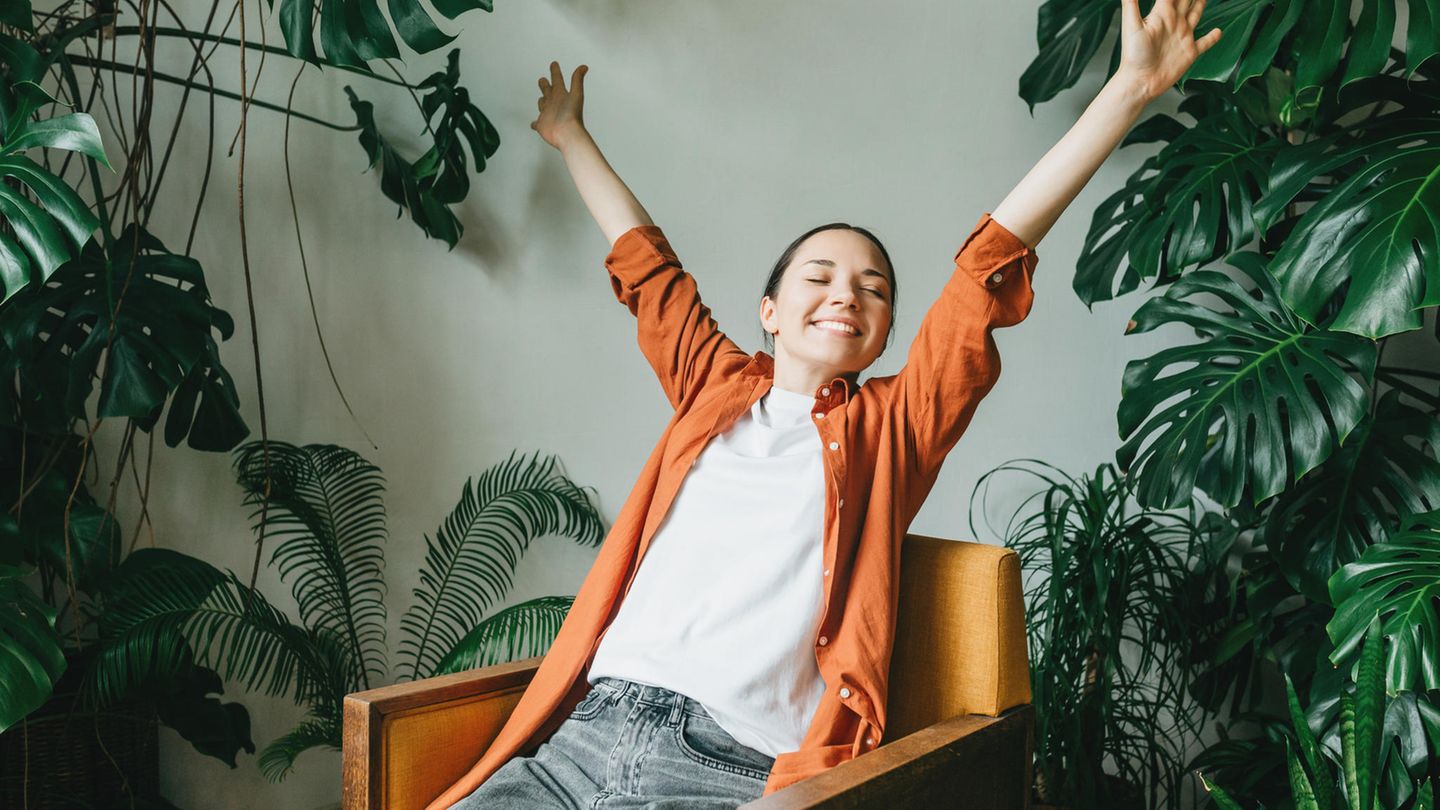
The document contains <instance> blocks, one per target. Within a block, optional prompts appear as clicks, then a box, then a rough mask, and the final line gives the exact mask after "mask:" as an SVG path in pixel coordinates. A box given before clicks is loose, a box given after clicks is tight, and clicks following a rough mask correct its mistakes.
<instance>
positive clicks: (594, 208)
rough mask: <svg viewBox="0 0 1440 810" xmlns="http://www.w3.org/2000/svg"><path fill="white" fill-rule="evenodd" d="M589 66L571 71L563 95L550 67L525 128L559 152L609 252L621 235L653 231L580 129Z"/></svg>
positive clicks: (553, 65)
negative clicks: (537, 112) (641, 227)
mask: <svg viewBox="0 0 1440 810" xmlns="http://www.w3.org/2000/svg"><path fill="white" fill-rule="evenodd" d="M589 70H590V68H589V66H588V65H580V66H579V67H577V68H575V72H574V74H573V75H572V76H571V78H570V89H569V90H566V89H565V77H564V76H563V75H562V74H561V73H560V63H559V62H551V63H550V79H549V80H546V79H544V78H543V77H542V78H541V79H540V99H539V101H538V102H537V106H538V107H539V108H540V116H539V117H538V118H536V119H535V120H534V121H532V122H531V123H530V128H531V129H533V130H535V131H536V132H538V133H540V137H541V138H543V139H544V140H545V142H546V143H548V144H550V145H551V146H553V147H555V148H556V149H558V150H560V154H561V155H562V156H564V158H565V166H566V168H568V169H569V170H570V178H571V179H572V180H574V181H575V188H576V189H578V190H579V192H580V198H581V199H583V200H584V201H585V207H586V208H589V209H590V216H592V217H594V218H595V222H596V224H598V225H599V226H600V230H601V231H602V232H604V234H605V239H606V241H607V242H608V243H609V244H610V245H611V247H614V245H615V243H616V242H617V241H618V240H619V239H620V237H621V236H622V235H624V233H625V232H626V231H628V230H630V229H631V228H634V227H635V226H637V225H653V224H654V222H653V221H652V220H651V219H650V215H649V214H648V213H646V212H645V208H644V207H643V206H641V205H640V201H639V200H637V199H635V195H634V194H632V193H630V189H629V187H627V186H626V185H625V182H624V181H623V180H621V179H620V175H618V174H616V173H615V170H614V169H612V168H610V164H609V163H608V162H607V161H606V160H605V156H604V155H602V154H601V153H600V147H598V146H596V145H595V139H594V138H592V137H590V133H589V131H588V130H586V129H585V121H584V106H585V74H586V73H587V72H589Z"/></svg>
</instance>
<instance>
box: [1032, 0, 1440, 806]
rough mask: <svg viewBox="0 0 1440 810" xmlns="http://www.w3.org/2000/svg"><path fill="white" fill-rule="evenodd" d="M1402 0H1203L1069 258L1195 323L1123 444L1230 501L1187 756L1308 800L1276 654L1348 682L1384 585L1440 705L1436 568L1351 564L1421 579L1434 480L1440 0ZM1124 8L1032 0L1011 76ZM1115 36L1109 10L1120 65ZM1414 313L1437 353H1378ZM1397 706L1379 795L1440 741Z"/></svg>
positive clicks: (1398, 630) (1386, 631) (1071, 57)
mask: <svg viewBox="0 0 1440 810" xmlns="http://www.w3.org/2000/svg"><path fill="white" fill-rule="evenodd" d="M1152 5H1153V2H1147V0H1141V3H1140V6H1141V10H1142V12H1145V13H1148V11H1149V7H1150V6H1152ZM1400 5H1401V4H1400V3H1398V2H1396V0H1363V2H1360V3H1353V4H1352V3H1351V2H1349V0H1211V2H1210V3H1208V4H1207V5H1206V7H1205V9H1204V12H1203V16H1202V18H1201V20H1200V23H1199V25H1198V26H1197V27H1196V34H1197V35H1201V36H1203V35H1204V34H1205V33H1206V32H1207V31H1209V30H1210V29H1212V28H1216V27H1221V28H1223V29H1224V31H1225V37H1224V39H1223V40H1222V42H1221V44H1220V45H1219V46H1217V47H1215V48H1213V49H1211V50H1210V51H1208V52H1206V53H1205V54H1204V55H1202V56H1201V57H1200V58H1199V59H1198V60H1197V61H1196V62H1195V64H1194V65H1193V66H1192V68H1191V69H1190V71H1189V72H1188V73H1187V74H1186V75H1185V76H1184V77H1182V80H1181V81H1180V82H1179V84H1178V90H1179V92H1180V94H1181V95H1182V96H1183V98H1182V99H1181V100H1180V101H1179V103H1178V105H1177V106H1176V113H1175V114H1169V113H1165V112H1161V113H1158V114H1155V115H1152V116H1150V117H1148V118H1146V119H1144V120H1142V121H1140V122H1139V123H1138V124H1137V125H1136V126H1135V127H1134V129H1133V130H1132V131H1131V132H1130V133H1129V135H1128V136H1127V137H1126V139H1125V140H1124V142H1123V144H1122V145H1123V146H1132V145H1142V144H1146V145H1151V146H1150V148H1151V150H1152V154H1151V156H1150V157H1148V158H1146V159H1144V160H1143V161H1142V162H1141V164H1140V167H1139V168H1138V169H1137V170H1136V171H1135V172H1134V173H1133V174H1131V176H1130V177H1129V178H1128V179H1127V180H1126V182H1125V184H1124V185H1123V187H1121V188H1120V189H1118V190H1117V191H1115V192H1114V193H1113V194H1111V195H1110V196H1109V197H1108V198H1107V199H1105V200H1104V201H1103V202H1102V203H1101V204H1100V206H1099V207H1098V208H1097V209H1096V211H1095V212H1094V214H1093V216H1092V218H1091V222H1090V226H1089V229H1088V232H1087V234H1086V237H1085V240H1084V244H1083V246H1082V248H1081V254H1080V256H1079V258H1078V260H1077V262H1076V271H1075V275H1074V281H1073V285H1074V289H1075V292H1076V294H1077V295H1078V296H1079V297H1080V299H1081V300H1082V301H1083V302H1085V303H1086V304H1087V305H1091V306H1093V305H1095V304H1097V303H1101V302H1108V301H1115V300H1117V299H1119V298H1121V297H1124V296H1127V295H1135V294H1143V295H1145V296H1147V297H1148V300H1145V301H1144V302H1143V303H1141V304H1140V305H1139V306H1138V309H1137V310H1136V311H1135V314H1134V315H1133V317H1132V320H1131V323H1130V326H1129V329H1128V330H1127V331H1128V332H1129V333H1132V334H1134V333H1142V332H1150V331H1159V330H1173V329H1174V328H1175V327H1182V328H1184V330H1185V332H1183V333H1181V332H1176V334H1177V335H1182V334H1188V335H1189V336H1190V337H1184V338H1181V339H1179V340H1177V341H1176V344H1175V345H1173V346H1171V347H1169V348H1164V349H1162V350H1160V351H1158V352H1156V353H1154V354H1152V355H1150V356H1148V357H1143V358H1139V359H1136V360H1134V361H1132V362H1131V363H1130V364H1129V365H1128V366H1127V367H1126V369H1125V373H1124V377H1123V379H1122V380H1121V381H1120V382H1121V400H1120V404H1119V409H1118V413H1117V426H1118V433H1119V444H1118V448H1117V453H1116V460H1117V462H1118V464H1119V465H1120V467H1121V468H1122V469H1123V470H1124V472H1125V474H1126V476H1127V477H1129V478H1132V479H1134V487H1135V493H1136V496H1137V498H1138V499H1139V501H1140V502H1141V503H1142V504H1143V505H1145V506H1148V507H1154V508H1171V507H1185V506H1187V505H1188V504H1190V503H1191V502H1192V499H1193V498H1195V497H1196V493H1197V492H1198V493H1203V494H1204V495H1205V496H1206V498H1207V499H1209V500H1210V501H1212V502H1214V503H1216V504H1218V505H1219V506H1220V507H1222V508H1223V509H1224V510H1225V514H1226V517H1227V518H1228V519H1229V520H1230V521H1231V522H1232V523H1233V525H1234V526H1235V527H1236V530H1237V538H1238V539H1239V542H1237V543H1236V544H1235V545H1234V546H1233V548H1232V551H1231V556H1232V558H1231V561H1230V562H1231V564H1229V565H1228V566H1223V567H1219V568H1216V569H1215V570H1214V571H1213V572H1212V574H1211V576H1212V581H1211V582H1210V583H1209V587H1208V591H1209V592H1210V593H1211V594H1212V595H1213V598H1212V600H1211V601H1210V603H1209V604H1207V605H1206V606H1204V607H1203V609H1198V610H1196V611H1195V612H1194V613H1193V614H1192V618H1193V622H1194V627H1193V630H1192V632H1191V634H1190V635H1191V638H1193V639H1194V640H1195V642H1196V643H1195V645H1194V646H1193V648H1192V651H1191V654H1190V656H1189V664H1190V665H1191V666H1193V667H1195V668H1196V671H1197V674H1196V677H1195V679H1194V681H1193V683H1192V690H1193V693H1194V695H1195V696H1197V697H1198V698H1199V699H1200V700H1201V701H1202V704H1203V706H1204V707H1205V710H1206V711H1207V712H1220V711H1221V710H1222V709H1223V710H1225V711H1226V712H1227V718H1226V721H1227V723H1228V727H1227V728H1226V729H1225V733H1224V737H1225V739H1223V740H1222V741H1221V742H1220V743H1219V744H1217V745H1215V746H1213V747H1212V748H1210V749H1209V750H1207V751H1206V752H1204V753H1202V754H1201V755H1200V756H1199V757H1198V758H1196V759H1195V760H1194V764H1195V765H1197V766H1198V765H1204V766H1206V767H1214V766H1216V765H1217V764H1223V766H1224V768H1225V769H1226V770H1225V772H1224V773H1223V779H1222V778H1220V774H1217V779H1220V781H1221V782H1222V783H1223V784H1226V785H1228V786H1229V787H1230V789H1231V790H1232V791H1233V792H1235V795H1236V798H1237V800H1240V801H1243V802H1244V803H1247V804H1253V803H1255V802H1257V801H1264V802H1267V803H1271V802H1280V803H1283V802H1286V801H1289V800H1290V779H1289V776H1288V769H1287V766H1286V764H1285V761H1284V759H1283V758H1277V757H1275V756H1274V755H1273V753H1266V752H1273V751H1274V750H1275V749H1274V746H1273V745H1270V744H1269V743H1270V742H1272V741H1273V740H1274V739H1276V738H1277V735H1278V736H1280V737H1283V736H1284V734H1285V733H1286V732H1285V731H1284V724H1283V711H1282V712H1279V713H1277V712H1276V708H1277V707H1280V708H1282V709H1283V701H1284V696H1283V695H1279V694H1276V693H1275V692H1274V690H1270V691H1269V692H1267V691H1266V689H1265V688H1264V686H1265V684H1266V682H1275V681H1277V680H1278V678H1277V676H1280V675H1283V676H1285V677H1289V678H1292V679H1293V682H1294V684H1295V686H1296V688H1297V689H1299V690H1300V693H1302V694H1307V695H1308V696H1309V700H1310V702H1311V703H1312V705H1318V706H1326V707H1333V706H1335V705H1336V704H1337V701H1338V696H1339V691H1338V690H1340V689H1341V686H1342V683H1343V682H1342V680H1341V679H1339V678H1336V677H1334V673H1335V672H1336V671H1337V669H1336V668H1337V667H1343V666H1347V665H1350V664H1353V661H1354V660H1355V657H1356V656H1357V655H1358V654H1359V650H1358V647H1357V644H1358V642H1357V638H1358V637H1357V635H1356V627H1357V626H1359V627H1363V626H1364V624H1363V623H1361V620H1360V619H1359V618H1356V617H1360V616H1364V615H1367V614H1369V613H1372V612H1374V611H1377V610H1378V611H1379V612H1380V613H1381V619H1382V621H1381V627H1382V630H1381V633H1382V634H1383V635H1384V637H1385V638H1386V639H1387V640H1388V642H1389V643H1390V645H1391V646H1390V649H1391V651H1392V652H1391V653H1390V654H1389V655H1390V665H1389V666H1387V667H1386V670H1385V675H1386V688H1387V689H1388V690H1389V693H1390V694H1391V695H1392V696H1394V697H1395V699H1396V700H1398V701H1399V703H1398V704H1397V705H1409V706H1412V707H1414V710H1415V712H1418V713H1419V714H1420V715H1424V714H1425V713H1427V712H1432V713H1433V712H1434V711H1435V710H1436V707H1437V706H1440V703H1437V702H1436V696H1437V694H1440V693H1437V692H1436V691H1435V684H1436V683H1440V634H1437V632H1436V629H1435V620H1434V618H1433V617H1434V615H1435V604H1436V603H1435V600H1434V595H1435V594H1434V592H1433V591H1425V590H1424V589H1421V590H1420V591H1418V592H1416V593H1418V594H1422V595H1413V594H1412V596H1411V597H1409V599H1410V601H1408V602H1407V601H1405V599H1404V598H1400V597H1395V598H1394V599H1392V598H1390V597H1389V596H1381V594H1382V593H1386V594H1388V593H1390V592H1389V591H1386V590H1385V588H1384V587H1382V586H1380V585H1374V584H1373V582H1375V581H1382V580H1378V579H1369V580H1366V582H1371V583H1372V584H1371V585H1368V586H1362V585H1358V584H1356V585H1353V586H1352V585H1346V586H1345V587H1341V588H1338V589H1337V588H1336V587H1335V579H1334V578H1335V577H1337V576H1341V577H1342V578H1344V581H1345V582H1352V581H1355V582H1358V581H1359V579H1358V578H1360V577H1361V574H1359V573H1356V569H1354V568H1351V566H1355V565H1361V566H1367V564H1368V567H1366V568H1365V569H1364V570H1365V571H1367V572H1372V571H1379V570H1383V571H1384V572H1385V576H1387V577H1390V578H1391V579H1390V580H1388V582H1389V583H1390V586H1392V587H1393V586H1394V585H1396V584H1398V583H1402V582H1405V583H1412V585H1413V584H1414V583H1417V582H1424V581H1428V579H1427V578H1428V576H1429V574H1428V572H1429V571H1430V569H1431V568H1432V567H1433V560H1431V559H1430V556H1429V555H1428V554H1427V553H1424V552H1422V551H1419V550H1417V548H1416V543H1419V545H1421V546H1424V545H1425V544H1427V543H1429V542H1431V541H1432V540H1433V534H1428V533H1427V532H1429V531H1430V529H1429V528H1427V527H1428V526H1429V524H1428V523H1426V521H1427V520H1429V518H1428V517H1427V516H1430V515H1433V514H1434V510H1435V509H1437V508H1440V386H1437V382H1440V346H1437V345H1436V344H1435V342H1433V341H1432V339H1431V337H1430V336H1429V335H1427V334H1426V333H1424V332H1421V330H1422V329H1424V328H1425V326H1426V324H1427V323H1435V327H1434V329H1435V334H1434V340H1440V322H1437V319H1436V310H1437V309H1440V81H1437V80H1440V59H1437V58H1435V57H1436V55H1437V54H1440V0H1407V2H1406V3H1404V5H1405V12H1406V13H1404V14H1401V13H1399V12H1400V9H1399V6H1400ZM1119 10H1120V4H1118V3H1114V2H1110V0H1048V2H1046V3H1044V5H1042V6H1041V9H1040V14H1039V25H1038V28H1037V40H1038V43H1039V46H1040V52H1039V55H1038V56H1037V57H1036V59H1035V60H1034V62H1033V63H1032V64H1031V65H1030V66H1029V68H1028V69H1027V70H1026V71H1025V72H1024V75H1023V76H1022V77H1021V79H1020V86H1019V92H1020V95H1021V96H1022V97H1023V98H1024V99H1025V100H1026V101H1027V102H1028V103H1029V104H1030V105H1031V106H1032V108H1033V106H1034V105H1035V104H1038V103H1040V102H1043V101H1046V100H1048V99H1050V98H1053V97H1054V96H1055V95H1056V94H1058V93H1059V92H1061V91H1062V90H1064V89H1065V88H1067V87H1070V86H1072V85H1073V84H1074V83H1075V82H1076V81H1077V80H1078V79H1079V77H1080V76H1081V74H1082V72H1083V70H1084V68H1085V66H1086V64H1087V63H1088V62H1089V61H1090V59H1091V57H1092V56H1093V55H1094V54H1095V52H1096V51H1097V50H1099V48H1100V45H1101V44H1102V41H1103V40H1104V38H1105V37H1106V35H1107V34H1108V32H1109V30H1110V28H1111V26H1112V24H1113V22H1114V19H1115V15H1116V14H1117V13H1118V12H1119ZM1402 20H1403V21H1404V27H1403V30H1402V29H1401V28H1400V25H1401V21H1402ZM1397 41H1398V42H1402V43H1403V44H1404V47H1403V48H1396V47H1392V43H1393V42H1397ZM1118 60H1119V41H1118V38H1117V40H1116V43H1115V50H1114V51H1112V54H1111V59H1110V70H1111V71H1113V70H1114V69H1115V68H1116V66H1117V65H1118ZM1427 331H1428V330H1427ZM1402 338H1403V340H1404V341H1406V343H1407V344H1408V345H1409V346H1411V347H1413V346H1414V345H1415V341H1416V340H1419V341H1424V342H1426V343H1428V346H1427V347H1426V348H1425V349H1423V350H1420V351H1415V350H1413V348H1412V349H1411V350H1410V356H1414V357H1419V358H1420V360H1419V361H1417V364H1418V367H1411V366H1407V365H1404V364H1402V363H1397V362H1394V361H1393V360H1387V354H1389V355H1391V356H1393V354H1394V352H1393V351H1392V352H1387V348H1390V344H1391V343H1392V342H1394V341H1396V340H1400V339H1402ZM1416 532H1419V533H1420V535H1423V538H1422V539H1421V540H1419V541H1417V540H1415V538H1416V537H1417V536H1419V535H1417V534H1416ZM1401 549H1404V550H1403V551H1402V550H1401ZM1382 559H1383V561H1384V565H1383V566H1382V565H1381V564H1380V561H1381V560H1382ZM1346 571H1348V572H1351V573H1350V574H1341V572H1346ZM1374 576H1375V577H1378V576H1379V575H1378V574H1376V575H1374ZM1406 593H1411V592H1410V591H1406ZM1392 595H1393V594H1392ZM1357 600H1358V601H1357ZM1397 651H1398V652H1397ZM1227 701H1228V704H1227ZM1397 722H1398V721H1397ZM1397 728H1398V729H1399V732H1398V736H1397V739H1398V742H1397V747H1398V749H1399V750H1400V751H1401V753H1402V756H1401V757H1400V759H1399V760H1398V761H1400V762H1403V764H1404V766H1405V767H1404V768H1402V769H1400V770H1398V771H1397V770H1395V769H1394V768H1393V767H1392V768H1390V769H1387V770H1386V774H1387V778H1386V779H1384V780H1382V781H1381V782H1380V783H1379V784H1380V792H1379V793H1378V794H1376V795H1379V796H1381V797H1382V798H1383V799H1384V800H1385V801H1395V800H1402V799H1403V797H1412V796H1414V795H1416V790H1418V788H1417V785H1419V783H1420V780H1421V778H1422V776H1423V774H1424V773H1426V772H1427V769H1428V770H1429V772H1431V773H1433V772H1434V771H1435V769H1436V768H1437V767H1440V765H1437V762H1436V760H1435V758H1434V751H1435V748H1436V746H1434V745H1432V744H1431V741H1430V740H1429V739H1427V736H1426V733H1425V731H1424V729H1425V726H1424V725H1423V724H1418V723H1410V724H1401V725H1399V726H1397ZM1432 728H1433V727H1432ZM1212 798H1213V797H1212ZM1384 806H1387V807H1389V806H1398V805H1390V804H1385V805H1384Z"/></svg>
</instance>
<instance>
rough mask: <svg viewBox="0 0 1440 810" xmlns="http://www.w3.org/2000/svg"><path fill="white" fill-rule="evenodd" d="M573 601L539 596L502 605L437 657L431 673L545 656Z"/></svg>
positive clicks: (573, 598) (571, 598)
mask: <svg viewBox="0 0 1440 810" xmlns="http://www.w3.org/2000/svg"><path fill="white" fill-rule="evenodd" d="M574 603H575V597H573V596H542V597H540V598H539V599H531V600H530V601H529V602H521V603H520V604H518V605H512V606H510V607H508V608H505V609H504V610H502V611H500V612H499V613H496V614H495V615H494V616H491V617H490V618H488V619H486V620H485V621H483V622H481V623H480V624H478V625H476V626H475V629H474V630H471V631H470V632H469V633H466V634H465V637H464V638H462V639H460V640H459V641H458V642H456V644H455V646H454V647H451V648H450V651H449V652H448V653H446V654H445V657H444V658H441V659H440V663H439V664H437V665H436V667H435V672H434V674H435V675H447V674H449V673H451V672H460V671H461V670H466V669H474V668H476V667H488V666H490V665H491V664H503V663H506V662H509V661H515V660H517V659H520V658H530V657H532V656H536V655H544V654H545V652H546V650H549V649H550V645H551V644H553V643H554V642H555V636H556V635H558V634H559V633H560V625H562V624H564V623H565V614H567V613H569V612H570V606H571V605H572V604H574Z"/></svg>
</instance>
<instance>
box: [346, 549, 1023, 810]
mask: <svg viewBox="0 0 1440 810" xmlns="http://www.w3.org/2000/svg"><path fill="white" fill-rule="evenodd" d="M540 660H541V659H540V658H539V657H536V658H528V659H524V660H521V661H514V662H511V663H508V664H498V665H495V666H490V667H484V668H481V669H475V670H471V671H468V672H461V673H456V674H454V675H444V676H441V677H437V678H429V679H426V680H422V681H415V682H412V683H402V684H396V685H394V686H385V687H381V688H378V689H370V690H367V691H364V692H357V693H354V694H351V695H347V696H346V698H345V707H344V713H345V715H344V753H343V765H342V768H343V791H344V793H343V796H344V801H343V807H344V810H418V809H419V808H423V807H424V806H425V804H426V803H428V802H429V801H430V800H431V799H433V798H434V797H435V796H438V795H439V794H440V793H441V792H442V791H444V790H445V788H447V787H449V786H450V785H451V784H452V783H454V781H455V780H457V779H459V778H460V776H462V775H463V774H464V773H465V772H466V771H467V770H469V768H470V766H471V765H473V764H474V763H475V761H476V760H478V759H479V758H480V756H481V754H482V753H483V752H484V750H485V747H486V746H488V745H489V744H490V742H491V741H493V740H494V739H495V737H496V735H498V734H499V732H500V728H501V726H503V725H504V724H505V720H506V718H507V717H509V714H510V711H511V710H512V709H513V708H514V707H515V705H516V704H517V703H518V702H519V701H520V695H521V694H522V693H523V692H524V691H525V688H526V686H527V685H528V684H529V683H530V679H531V678H532V677H533V676H534V674H535V671H536V669H537V668H538V667H539V665H540ZM1029 673H1030V670H1029V660H1028V658H1027V652H1026V641H1025V619H1024V604H1023V602H1022V595H1021V585H1020V563H1019V557H1018V556H1017V555H1016V554H1015V552H1014V551H1012V550H1011V549H1008V548H1003V547H1000V546H991V545H986V544H982V543H972V542H957V541H951V540H942V539H937V538H933V537H924V536H921V535H915V534H911V535H907V536H906V538H905V540H904V546H903V548H902V553H901V578H900V607H899V617H898V620H897V627H896V631H895V649H894V654H893V656H892V659H891V664H890V683H889V695H888V701H887V704H886V709H887V718H886V728H885V737H886V739H885V740H882V742H881V744H880V745H879V746H878V747H876V748H875V749H874V750H872V751H869V752H867V753H865V754H863V755H861V756H859V757H856V758H855V759H853V760H850V761H848V762H845V763H842V764H841V765H838V766H836V767H834V768H831V769H830V770H828V771H826V772H824V773H822V774H819V775H817V776H814V777H811V778H809V779H806V780H804V781H802V782H798V783H796V784H794V785H790V786H789V787H786V788H784V789H783V790H777V791H775V792H774V793H772V794H770V795H769V796H765V797H763V798H760V799H756V800H755V801H752V802H749V803H747V804H745V805H743V807H744V810H800V808H821V807H826V808H830V807H834V808H839V807H846V808H894V807H905V808H925V807H963V808H973V809H974V810H981V809H982V808H993V809H994V810H1002V809H1003V810H1014V809H1017V808H1028V807H1029V798H1030V775H1031V774H1030V767H1031V755H1032V749H1033V744H1034V738H1033V733H1034V708H1033V707H1032V706H1031V705H1030V674H1029ZM442 742H443V744H441V743H442Z"/></svg>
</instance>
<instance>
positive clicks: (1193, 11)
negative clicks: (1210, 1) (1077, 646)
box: [1185, 0, 1205, 28]
mask: <svg viewBox="0 0 1440 810" xmlns="http://www.w3.org/2000/svg"><path fill="white" fill-rule="evenodd" d="M1204 11H1205V0H1199V2H1197V3H1196V4H1195V5H1194V6H1191V7H1190V16H1188V17H1186V18H1185V19H1187V20H1189V21H1190V27H1191V28H1194V27H1195V26H1197V25H1199V24H1200V15H1201V14H1202V13H1203V12H1204Z"/></svg>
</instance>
